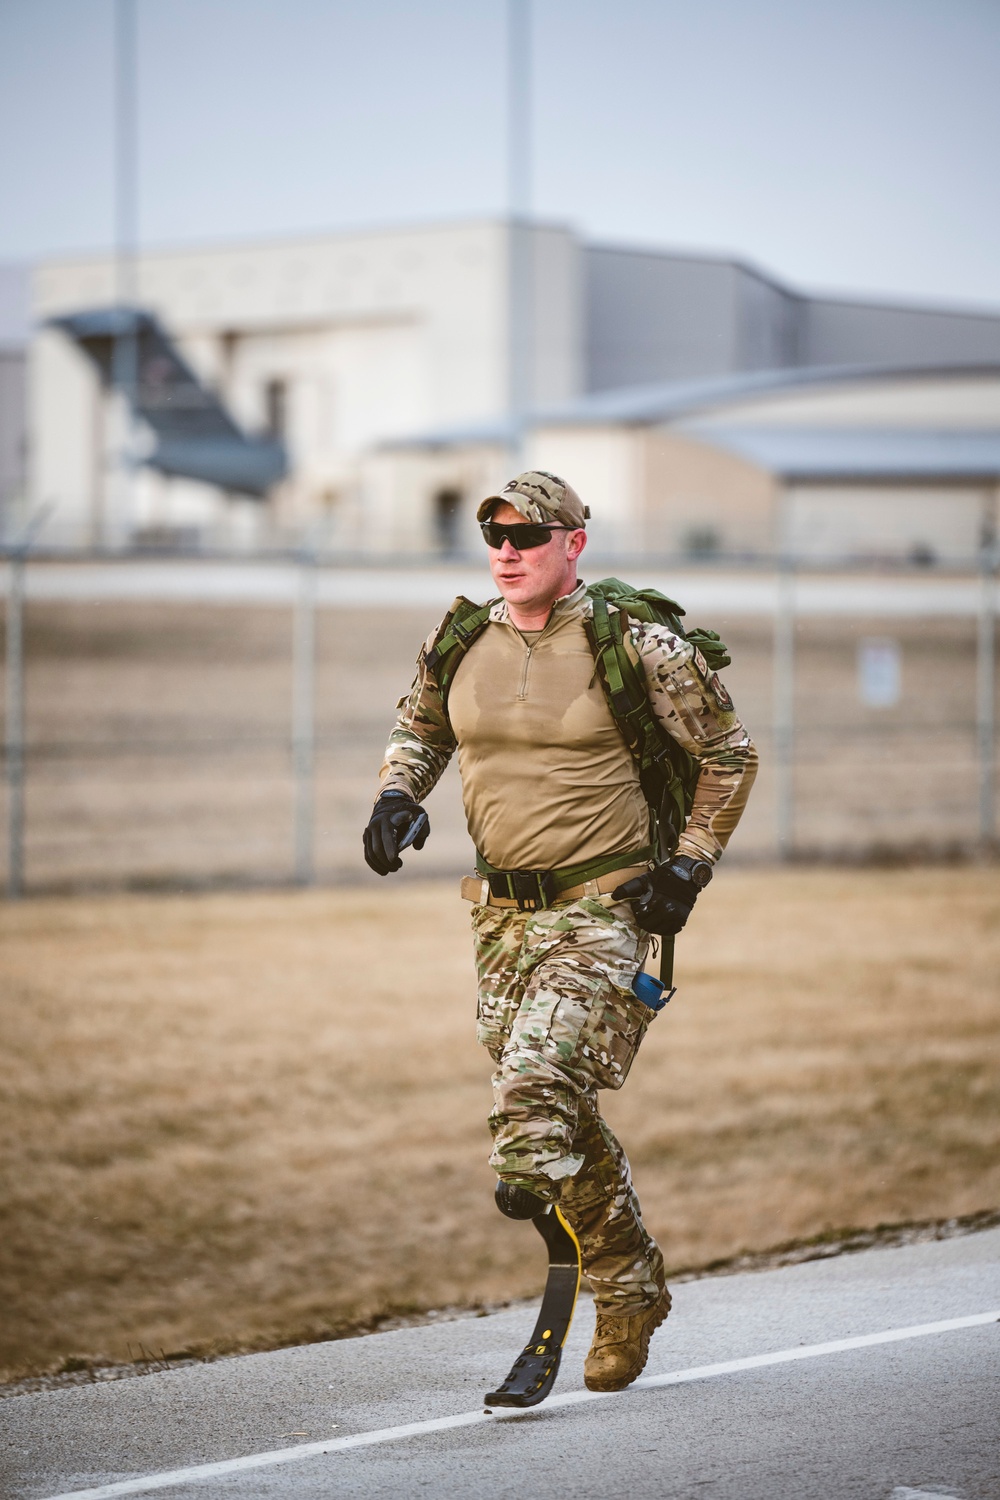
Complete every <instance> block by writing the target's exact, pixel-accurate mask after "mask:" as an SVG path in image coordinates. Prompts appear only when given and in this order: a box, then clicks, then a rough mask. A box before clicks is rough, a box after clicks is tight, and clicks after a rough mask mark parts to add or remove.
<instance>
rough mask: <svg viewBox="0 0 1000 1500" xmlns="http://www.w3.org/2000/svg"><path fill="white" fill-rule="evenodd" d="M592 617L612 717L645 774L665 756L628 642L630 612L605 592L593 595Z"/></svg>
mask: <svg viewBox="0 0 1000 1500" xmlns="http://www.w3.org/2000/svg"><path fill="white" fill-rule="evenodd" d="M591 600H592V603H593V606H594V613H593V618H592V619H590V620H586V621H585V622H584V624H585V628H586V631H587V639H588V641H589V642H590V649H591V651H592V653H593V656H594V661H595V663H596V665H597V674H598V677H599V678H600V681H601V685H602V687H603V688H604V691H605V694H606V696H607V700H608V707H609V708H610V709H611V713H612V717H613V718H614V720H615V723H616V724H617V725H618V728H619V729H620V730H621V733H622V735H623V737H624V740H625V743H626V744H627V745H628V748H629V750H630V751H631V752H632V756H633V758H634V760H635V762H636V764H637V766H638V768H639V773H640V775H642V773H643V772H644V771H647V770H649V769H650V768H651V767H652V766H653V765H654V764H655V763H656V762H657V761H658V760H660V759H661V757H662V739H661V735H660V731H659V729H658V727H657V724H656V720H655V718H654V716H653V710H652V706H651V705H650V702H649V696H648V694H647V692H646V680H645V676H644V674H643V671H642V665H641V663H637V662H636V661H635V660H633V657H632V654H631V653H630V652H629V651H628V649H627V647H626V645H625V633H626V632H627V630H628V614H627V612H626V611H625V610H624V609H612V608H610V606H609V604H608V600H607V599H606V598H605V596H604V595H603V594H599V593H595V594H592V595H591Z"/></svg>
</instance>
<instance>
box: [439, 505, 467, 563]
mask: <svg viewBox="0 0 1000 1500" xmlns="http://www.w3.org/2000/svg"><path fill="white" fill-rule="evenodd" d="M461 519H462V491H461V490H438V492H437V494H436V495H435V496H434V527H435V531H436V534H437V544H438V551H440V552H443V553H445V554H446V556H450V555H451V554H453V553H455V552H458V551H459V550H460V534H461Z"/></svg>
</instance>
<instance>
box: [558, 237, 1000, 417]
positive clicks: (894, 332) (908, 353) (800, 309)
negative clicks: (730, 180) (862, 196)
mask: <svg viewBox="0 0 1000 1500" xmlns="http://www.w3.org/2000/svg"><path fill="white" fill-rule="evenodd" d="M584 299H585V321H586V336H585V372H584V386H585V389H586V390H588V391H607V390H614V389H616V388H620V387H623V386H632V385H646V384H650V385H652V384H655V383H658V382H662V381H670V380H697V379H699V378H701V377H704V376H713V375H732V374H737V373H739V372H740V371H749V370H773V369H783V368H788V367H795V366H806V365H822V366H827V365H833V366H836V365H861V366H869V367H870V366H873V365H907V366H908V365H917V366H921V365H936V364H947V363H963V362H964V363H969V364H975V363H979V362H985V363H991V362H996V361H998V360H1000V311H998V312H996V313H991V312H986V311H984V312H964V311H961V310H955V309H951V308H926V307H919V306H918V307H907V306H905V305H891V304H890V305H886V304H881V305H880V304H878V303H876V302H852V301H849V300H847V299H838V298H834V297H811V296H808V295H806V294H802V293H799V292H796V291H793V290H791V289H790V288H788V287H785V286H782V285H781V283H780V282H778V281H776V280H774V279H773V278H772V277H769V276H766V275H764V274H763V273H761V272H759V271H757V270H755V269H754V268H753V267H752V266H749V265H745V264H743V263H742V262H740V261H738V260H725V259H712V258H710V257H706V256H694V255H691V256H685V255H676V254H665V253H658V252H657V251H655V250H629V249H622V248H619V247H616V246H608V245H591V246H587V247H585V249H584Z"/></svg>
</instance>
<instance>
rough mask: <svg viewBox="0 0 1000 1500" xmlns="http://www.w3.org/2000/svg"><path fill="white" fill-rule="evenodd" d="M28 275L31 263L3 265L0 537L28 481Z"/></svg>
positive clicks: (0, 276) (0, 274)
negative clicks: (27, 264)
mask: <svg viewBox="0 0 1000 1500" xmlns="http://www.w3.org/2000/svg"><path fill="white" fill-rule="evenodd" d="M30 276H31V272H30V268H29V267H28V266H21V265H3V266H0V539H2V538H4V537H6V536H7V534H8V532H9V530H10V526H11V524H12V522H13V517H12V514H11V511H12V507H13V506H14V505H15V503H16V502H17V501H19V500H20V499H21V498H22V496H23V495H24V489H25V484H26V482H27V475H26V470H27V456H28V387H27V379H28V376H27V356H26V349H27V343H28V336H29V333H30V292H31V286H30Z"/></svg>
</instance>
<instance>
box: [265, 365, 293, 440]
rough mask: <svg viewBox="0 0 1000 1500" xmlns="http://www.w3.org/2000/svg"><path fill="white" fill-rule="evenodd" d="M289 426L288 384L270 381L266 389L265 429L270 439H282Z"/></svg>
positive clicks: (280, 381)
mask: <svg viewBox="0 0 1000 1500" xmlns="http://www.w3.org/2000/svg"><path fill="white" fill-rule="evenodd" d="M287 424H288V382H287V380H269V381H268V382H267V384H266V385H265V387H264V428H265V430H266V432H267V434H268V436H269V437H273V438H279V439H282V438H284V437H285V435H286V431H287Z"/></svg>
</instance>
